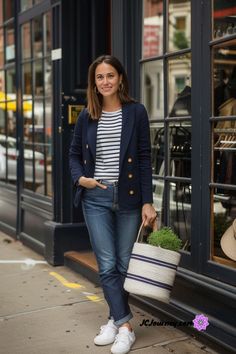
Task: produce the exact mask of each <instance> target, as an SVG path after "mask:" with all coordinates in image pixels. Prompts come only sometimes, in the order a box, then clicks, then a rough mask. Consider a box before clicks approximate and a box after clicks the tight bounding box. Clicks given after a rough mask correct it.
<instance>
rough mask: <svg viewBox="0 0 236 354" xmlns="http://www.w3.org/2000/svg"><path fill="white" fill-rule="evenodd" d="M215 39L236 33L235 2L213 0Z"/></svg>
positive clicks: (232, 0)
mask: <svg viewBox="0 0 236 354" xmlns="http://www.w3.org/2000/svg"><path fill="white" fill-rule="evenodd" d="M212 9H213V14H212V17H213V21H212V23H213V38H220V37H223V36H228V35H231V34H234V33H236V5H235V1H234V0H228V1H225V0H213V7H212Z"/></svg>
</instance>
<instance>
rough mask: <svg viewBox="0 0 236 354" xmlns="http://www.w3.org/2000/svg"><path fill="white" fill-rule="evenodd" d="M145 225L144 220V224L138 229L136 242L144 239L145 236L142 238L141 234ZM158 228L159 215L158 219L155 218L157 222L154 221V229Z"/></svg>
mask: <svg viewBox="0 0 236 354" xmlns="http://www.w3.org/2000/svg"><path fill="white" fill-rule="evenodd" d="M143 225H144V221H142V224H141V226H140V228H139V230H138V235H137V238H136V242H139V241H141V242H142V241H143V238H142V239H141V240H140V239H139V238H140V235H141V232H142V229H143ZM157 228H158V225H157V216H156V219H155V222H154V223H153V230H157Z"/></svg>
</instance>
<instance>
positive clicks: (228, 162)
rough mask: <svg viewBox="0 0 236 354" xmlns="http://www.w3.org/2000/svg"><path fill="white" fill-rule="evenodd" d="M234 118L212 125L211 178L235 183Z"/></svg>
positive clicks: (235, 140) (235, 146)
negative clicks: (212, 152)
mask: <svg viewBox="0 0 236 354" xmlns="http://www.w3.org/2000/svg"><path fill="white" fill-rule="evenodd" d="M235 137H236V119H235V120H232V121H229V120H224V121H220V122H217V123H216V124H215V127H214V135H213V144H214V161H213V166H214V168H213V170H214V171H213V180H214V182H216V183H223V184H233V185H236V173H235V171H236V139H235Z"/></svg>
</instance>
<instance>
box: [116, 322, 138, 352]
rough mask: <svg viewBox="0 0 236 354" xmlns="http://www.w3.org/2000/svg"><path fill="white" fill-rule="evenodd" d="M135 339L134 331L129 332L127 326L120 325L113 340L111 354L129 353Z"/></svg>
mask: <svg viewBox="0 0 236 354" xmlns="http://www.w3.org/2000/svg"><path fill="white" fill-rule="evenodd" d="M135 339H136V338H135V334H134V331H132V332H130V331H129V329H128V328H127V327H120V328H119V333H118V334H117V336H116V339H115V342H114V344H113V345H112V347H111V352H112V354H126V353H129V351H130V349H131V347H132V345H133V344H134V342H135Z"/></svg>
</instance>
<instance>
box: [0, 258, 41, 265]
mask: <svg viewBox="0 0 236 354" xmlns="http://www.w3.org/2000/svg"><path fill="white" fill-rule="evenodd" d="M0 264H25V265H27V266H34V265H36V264H47V262H46V261H36V260H34V259H31V258H27V259H22V260H8V259H4V260H1V259H0Z"/></svg>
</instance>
